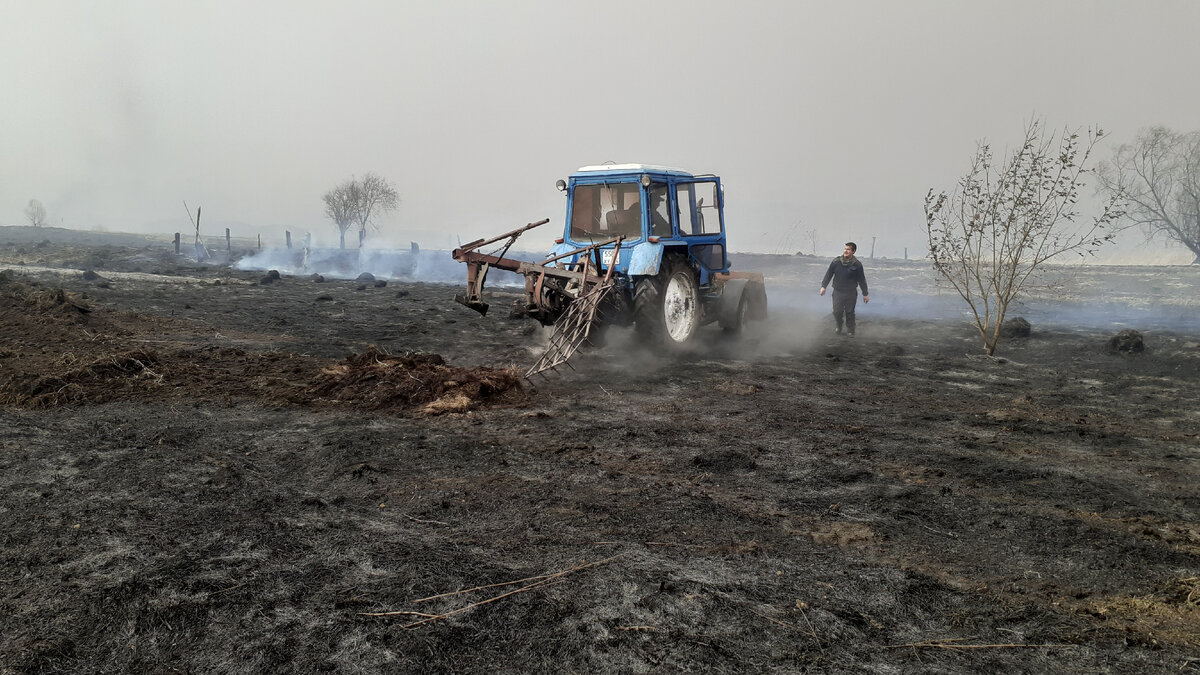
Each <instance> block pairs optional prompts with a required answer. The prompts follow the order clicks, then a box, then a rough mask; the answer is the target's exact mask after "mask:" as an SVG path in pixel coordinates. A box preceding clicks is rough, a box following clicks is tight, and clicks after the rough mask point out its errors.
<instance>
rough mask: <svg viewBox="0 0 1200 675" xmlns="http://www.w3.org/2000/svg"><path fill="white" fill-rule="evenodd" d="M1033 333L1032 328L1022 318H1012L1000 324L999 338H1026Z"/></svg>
mask: <svg viewBox="0 0 1200 675" xmlns="http://www.w3.org/2000/svg"><path fill="white" fill-rule="evenodd" d="M1032 332H1033V327H1032V326H1030V325H1029V321H1028V320H1027V319H1025V318H1024V317H1020V316H1018V317H1014V318H1012V319H1009V320H1007V321H1005V322H1004V323H1002V324H1000V337H1006V338H1027V337H1029V335H1030V334H1031V333H1032Z"/></svg>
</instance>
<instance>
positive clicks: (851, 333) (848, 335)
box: [846, 331, 854, 337]
mask: <svg viewBox="0 0 1200 675" xmlns="http://www.w3.org/2000/svg"><path fill="white" fill-rule="evenodd" d="M846 336H847V337H854V331H850V332H849V333H846Z"/></svg>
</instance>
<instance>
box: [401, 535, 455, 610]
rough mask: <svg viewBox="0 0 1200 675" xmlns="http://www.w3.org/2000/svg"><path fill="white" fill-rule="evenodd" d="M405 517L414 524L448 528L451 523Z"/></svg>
mask: <svg viewBox="0 0 1200 675" xmlns="http://www.w3.org/2000/svg"><path fill="white" fill-rule="evenodd" d="M404 517H405V518H408V519H409V520H411V521H413V522H414V523H424V524H426V525H447V526H448V525H450V523H443V522H442V521H440V520H421V519H420V518H413V517H412V516H410V515H408V514H407V513H406V514H404ZM418 602H420V601H418Z"/></svg>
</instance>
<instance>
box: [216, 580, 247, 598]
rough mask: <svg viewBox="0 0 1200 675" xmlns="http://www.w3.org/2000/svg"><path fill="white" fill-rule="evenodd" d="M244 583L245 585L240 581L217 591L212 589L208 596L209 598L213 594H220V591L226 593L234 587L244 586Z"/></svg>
mask: <svg viewBox="0 0 1200 675" xmlns="http://www.w3.org/2000/svg"><path fill="white" fill-rule="evenodd" d="M245 585H246V584H245V583H241V584H238V585H237V586H230V587H229V588H222V589H221V590H219V591H213V592H212V593H209V594H208V597H210V598H211V597H212V596H214V595H220V594H222V593H226V592H229V591H232V590H234V589H237V588H241V587H242V586H245Z"/></svg>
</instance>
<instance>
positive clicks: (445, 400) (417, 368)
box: [308, 346, 524, 415]
mask: <svg viewBox="0 0 1200 675" xmlns="http://www.w3.org/2000/svg"><path fill="white" fill-rule="evenodd" d="M308 393H309V394H311V395H313V396H316V397H319V398H321V399H325V400H331V401H337V402H342V403H355V404H358V405H361V406H362V407H365V408H367V409H370V410H383V409H394V408H413V407H418V406H419V407H420V410H421V412H423V413H425V414H432V415H437V414H442V413H448V412H465V411H467V410H470V409H472V408H474V407H476V406H478V405H479V404H480V403H483V402H497V401H517V400H523V399H524V390H523V388H522V386H521V376H520V373H519V372H518V371H517V370H516V369H513V368H487V367H478V368H458V367H455V366H450V365H448V364H447V363H446V362H445V360H444V359H442V357H441V356H439V355H437V354H419V353H417V354H403V355H399V356H394V355H391V354H387V353H385V352H383V351H381V350H379V349H378V348H376V347H374V346H371V347H370V348H368V349H367V350H366V351H365V352H363V353H361V354H352V355H350V356H348V357H346V360H345V361H344V362H342V363H339V364H337V365H334V366H331V367H329V368H326V369H325V370H324V371H322V373H321V374H320V376H319V377H318V378H317V382H316V383H315V384H314V385H313V386H312V387H310V388H309V390H308Z"/></svg>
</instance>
